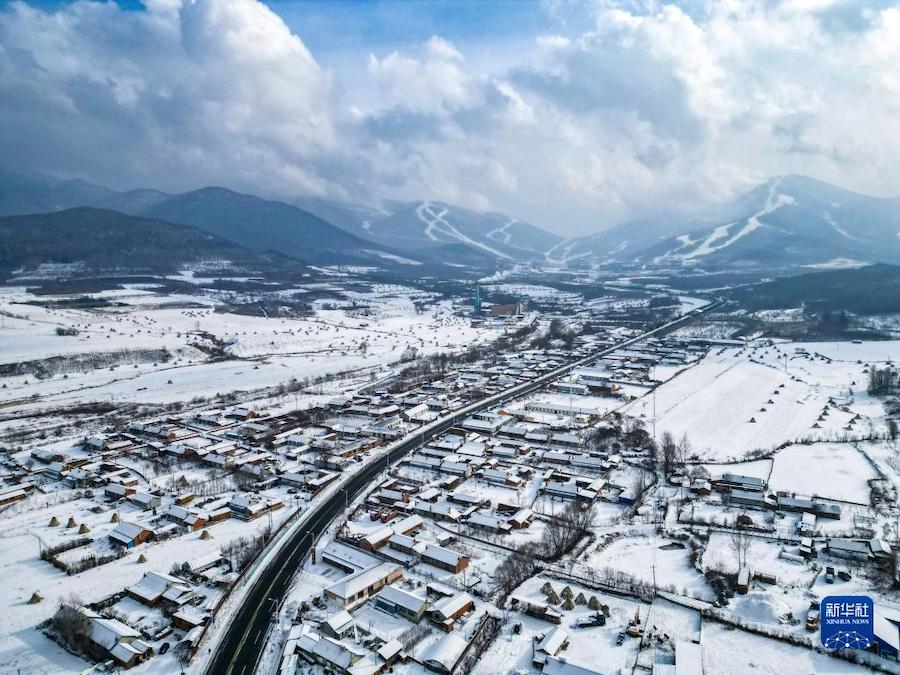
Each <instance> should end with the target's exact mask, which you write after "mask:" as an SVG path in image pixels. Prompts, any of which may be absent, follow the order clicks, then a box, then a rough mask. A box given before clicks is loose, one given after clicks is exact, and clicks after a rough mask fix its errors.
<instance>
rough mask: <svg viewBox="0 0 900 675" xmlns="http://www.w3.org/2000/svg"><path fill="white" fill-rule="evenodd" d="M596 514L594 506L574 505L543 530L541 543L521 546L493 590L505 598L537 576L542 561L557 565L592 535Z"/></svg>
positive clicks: (504, 566)
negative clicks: (558, 561)
mask: <svg viewBox="0 0 900 675" xmlns="http://www.w3.org/2000/svg"><path fill="white" fill-rule="evenodd" d="M595 518H596V514H595V513H594V509H593V507H590V506H588V507H585V506H583V505H582V504H580V503H578V502H571V503H570V504H569V505H568V506H567V507H566V509H565V510H564V511H563V512H562V513H560V514H558V515H557V516H556V517H555V518H554V519H553V521H552V522H551V523H549V524H548V525H547V527H546V528H544V534H543V535H542V537H541V540H540V541H539V542H534V543H530V544H526V545H524V546H521V547H519V548H518V549H517V550H516V551H515V552H514V553H513V554H512V555H510V556H509V557H507V558H506V560H504V561H503V562H502V563H501V564H500V566H499V567H498V568H497V571H496V572H495V573H494V589H495V591H496V592H497V593H498V594H499V595H500V600H501V602H502V600H503V599H504V598H506V596H508V595H509V594H510V593H511V592H512V591H513V590H514V589H515V588H517V587H518V586H519V585H521V584H522V583H523V582H524V581H525V580H526V579H528V578H530V577H532V576H534V574H535V573H537V571H538V570H539V569H540V567H541V563H542V562H555V561H557V560H559V559H560V558H562V556H564V555H565V554H567V553H569V552H571V551H572V549H574V548H575V546H576V545H577V544H578V542H579V541H581V540H582V539H583V538H584V537H586V536H587V535H588V534H590V532H591V529H592V528H593V526H594V521H595Z"/></svg>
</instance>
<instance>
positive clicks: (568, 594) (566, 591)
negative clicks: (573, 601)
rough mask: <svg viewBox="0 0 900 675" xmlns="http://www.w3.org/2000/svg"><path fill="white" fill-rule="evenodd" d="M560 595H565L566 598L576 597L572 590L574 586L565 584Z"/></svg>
mask: <svg viewBox="0 0 900 675" xmlns="http://www.w3.org/2000/svg"><path fill="white" fill-rule="evenodd" d="M560 595H561V596H562V597H564V598H565V599H566V600H568V599H570V598H574V597H575V594H574V593H573V592H572V587H571V586H565V587H564V588H563V589H562V593H560Z"/></svg>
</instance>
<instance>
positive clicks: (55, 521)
mask: <svg viewBox="0 0 900 675" xmlns="http://www.w3.org/2000/svg"><path fill="white" fill-rule="evenodd" d="M47 527H59V518H57V517H56V516H53V517H52V518H51V519H50V524H49V525H48V526H47Z"/></svg>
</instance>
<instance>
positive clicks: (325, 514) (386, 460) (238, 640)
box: [205, 301, 722, 675]
mask: <svg viewBox="0 0 900 675" xmlns="http://www.w3.org/2000/svg"><path fill="white" fill-rule="evenodd" d="M721 305H722V302H721V301H716V302H712V303H710V304H708V305H706V306H705V307H702V308H700V309H695V310H693V311H691V312H689V313H688V314H686V315H684V316H683V317H681V318H679V319H676V320H675V321H671V322H669V323H667V324H664V325H662V326H660V327H658V328H654V329H653V330H649V331H647V332H645V333H642V334H641V335H638V336H637V337H633V338H629V339H628V340H623V341H622V342H620V343H618V344H616V345H614V346H612V347H608V348H606V349H603V350H601V351H598V352H595V353H593V354H591V355H590V356H586V357H584V358H582V359H579V360H578V361H574V362H572V363H570V364H568V365H565V366H562V367H560V368H557V369H556V370H553V371H551V372H549V373H546V374H544V375H541V376H540V377H538V378H535V379H534V380H533V381H531V382H528V383H525V384H519V385H516V386H514V387H510V388H509V389H507V390H505V391H503V392H501V393H499V394H495V395H494V396H491V397H489V398H487V399H483V400H482V401H479V402H478V403H474V404H472V405H470V406H466V407H465V408H462V409H460V410H457V411H456V412H453V413H451V414H450V415H447V416H446V417H443V418H441V419H440V420H437V421H435V422H432V423H431V424H428V425H426V426H425V427H422V428H421V429H418V430H416V431H415V432H413V433H412V434H410V435H409V436H407V437H406V438H404V439H402V440H400V441H397V442H395V443H393V444H392V445H391V446H388V447H389V448H390V450H389V451H388V452H387V454H386V455H385V456H384V457H379V458H378V459H377V460H375V461H373V462H370V463H369V464H367V465H366V466H364V467H362V468H361V469H360V470H359V471H358V472H357V473H356V474H354V475H353V476H352V477H351V478H350V479H349V480H347V482H346V483H345V485H344V487H343V488H341V489H340V490H338V491H337V492H335V494H333V495H332V496H331V497H330V498H329V499H328V500H327V501H325V503H324V504H322V505H320V506H319V507H318V508H316V509H315V510H314V511H310V512H307V514H306V515H305V516H303V517H305V518H306V522H305V524H304V525H303V527H302V528H300V529H298V531H297V532H295V533H294V535H292V536H293V539H292V540H291V541H288V542H286V543H285V544H284V546H282V548H281V550H280V551H279V552H278V554H277V555H276V556H275V557H274V559H273V560H272V561H271V562H270V563H269V564H268V565H267V566H266V567H265V568H264V569H263V570H262V571H261V572H259V578H258V579H256V581H255V582H253V585H252V586H251V588H250V590H249V591H248V592H247V596H246V598H245V599H244V602H243V604H242V605H241V606H240V607H239V608H238V610H237V612H236V614H235V616H234V617H233V619H232V621H231V624H230V625H229V626H228V629H227V630H226V632H225V634H224V636H223V638H222V639H221V641H220V643H219V645H218V647H217V648H216V653H215V654H214V655H213V657H212V658H211V659H210V661H209V663H208V665H207V668H206V671H205V672H206V675H250V674H251V673H253V671H254V670H255V668H256V664H257V662H258V660H259V657H260V655H261V654H262V652H263V649H264V648H265V644H266V634H267V633H268V630H269V626H270V625H271V623H272V621H273V620H274V618H275V616H276V608H277V607H278V606H279V604H280V602H281V600H282V599H283V598H284V597H285V595H286V594H287V592H288V590H289V588H290V585H291V580H292V579H293V577H294V574H295V573H296V572H297V570H298V569H299V568H300V566H301V565H302V563H303V561H304V559H305V558H306V556H307V555H308V554H309V553H310V550H311V548H312V545H313V544H314V543H315V541H316V539H318V537H319V535H321V534H322V533H323V532H324V531H325V530H326V529H327V528H328V526H329V525H330V524H331V522H332V521H333V520H334V519H335V518H337V516H338V514H340V512H341V511H342V510H343V508H344V507H345V504H346V502H347V500H348V499H349V500H350V501H352V500H353V499H355V498H356V497H357V496H358V495H359V494H360V493H362V492H363V491H364V490H366V489H368V488H370V487H371V485H372V481H373V480H374V479H375V477H376V476H377V475H378V474H379V473H380V472H381V471H383V470H384V469H385V468H386V467H387V466H388V465H390V464H391V463H392V462H396V461H397V460H399V459H401V458H402V457H403V456H404V455H406V454H407V453H408V452H409V451H410V450H413V449H414V448H417V447H419V446H420V445H422V444H423V443H424V442H425V441H427V440H430V439H431V438H433V437H434V436H439V435H440V434H443V433H444V432H445V431H447V430H448V429H450V427H452V426H453V425H454V424H456V423H457V422H458V421H459V420H460V419H462V418H463V417H467V416H469V415H471V414H472V413H474V412H478V411H480V410H483V409H485V408H489V407H492V406H495V405H497V404H498V403H502V402H504V401H506V400H508V399H511V398H518V397H520V396H524V395H526V394H529V393H531V392H533V391H535V390H536V389H539V388H541V387H543V386H544V385H545V384H546V383H547V382H549V381H551V380H554V379H557V378H559V377H560V376H562V375H565V374H566V373H568V372H569V371H571V370H573V369H574V368H578V367H580V366H583V365H585V364H587V363H590V362H591V361H594V360H596V359H598V358H601V357H603V356H606V355H607V354H610V353H611V352H613V351H615V350H617V349H621V348H622V347H627V346H628V345H631V344H634V343H636V342H641V341H643V340H646V339H647V338H649V337H653V336H658V335H665V334H666V333H668V332H670V331H672V330H675V329H676V328H679V327H681V326H683V325H685V324H687V323H690V322H691V321H693V320H694V319H696V318H697V317H699V316H701V315H703V314H705V313H707V312H710V311H712V310H714V309H718V307H720V306H721ZM382 460H383V461H382ZM342 493H346V494H342Z"/></svg>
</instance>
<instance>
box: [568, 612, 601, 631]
mask: <svg viewBox="0 0 900 675" xmlns="http://www.w3.org/2000/svg"><path fill="white" fill-rule="evenodd" d="M605 625H606V617H605V616H603V613H602V612H594V613H593V614H591V615H590V616H584V617H582V618H580V619H578V621H577V622H575V627H576V628H593V627H594V626H605Z"/></svg>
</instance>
